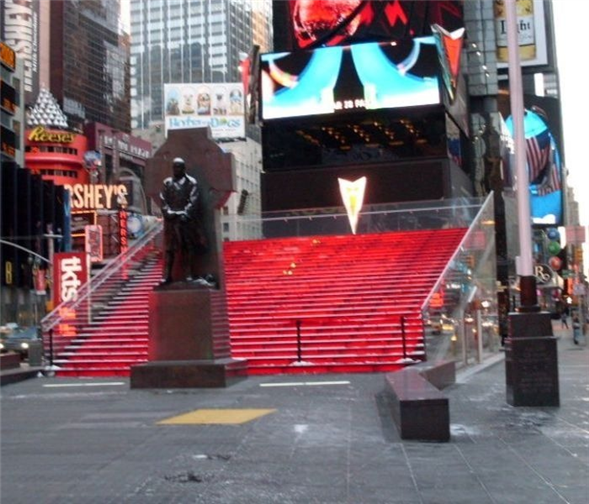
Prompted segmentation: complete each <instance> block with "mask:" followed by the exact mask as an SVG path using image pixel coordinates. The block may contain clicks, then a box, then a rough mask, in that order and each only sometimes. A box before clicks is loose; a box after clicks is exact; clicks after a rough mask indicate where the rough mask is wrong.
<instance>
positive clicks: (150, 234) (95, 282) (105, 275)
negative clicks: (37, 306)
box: [41, 222, 163, 333]
mask: <svg viewBox="0 0 589 504" xmlns="http://www.w3.org/2000/svg"><path fill="white" fill-rule="evenodd" d="M162 229H163V224H162V222H157V223H156V224H155V225H154V226H153V227H152V228H151V229H150V230H149V231H147V232H146V233H145V234H144V235H143V236H142V237H141V238H139V239H138V240H137V241H136V242H135V243H134V244H133V245H132V246H131V247H129V249H127V250H126V251H125V252H123V253H122V254H120V255H119V256H117V257H116V258H114V259H113V260H112V261H110V263H109V264H108V265H107V266H105V267H104V268H103V269H102V270H101V271H100V272H98V273H97V274H96V275H95V276H94V277H92V278H91V279H90V280H89V281H88V282H86V283H85V284H84V285H83V286H82V287H81V288H80V290H79V291H78V297H77V299H76V300H75V301H64V302H63V303H61V304H59V305H58V306H56V307H55V308H54V309H53V311H51V312H50V313H48V314H47V315H46V316H45V317H43V319H42V320H41V328H42V331H43V332H44V333H48V332H49V331H50V330H52V329H54V328H55V327H56V326H57V325H58V324H60V323H61V322H62V320H63V317H62V315H61V313H63V311H64V309H68V310H72V309H76V308H77V307H79V306H80V305H81V304H82V303H83V302H85V301H86V300H88V299H89V298H90V297H91V295H92V294H93V293H95V292H96V290H97V289H98V288H99V287H100V286H101V285H103V284H104V283H105V282H106V281H107V280H109V279H111V278H112V277H113V276H114V275H115V274H117V273H118V272H119V271H121V269H123V268H124V267H126V266H127V265H128V264H129V263H130V262H131V261H133V260H134V259H136V257H137V256H138V255H139V253H140V252H142V251H143V250H144V247H145V246H146V245H147V244H148V243H149V242H150V241H153V240H155V239H156V237H157V236H158V235H159V234H160V233H161V231H162Z"/></svg>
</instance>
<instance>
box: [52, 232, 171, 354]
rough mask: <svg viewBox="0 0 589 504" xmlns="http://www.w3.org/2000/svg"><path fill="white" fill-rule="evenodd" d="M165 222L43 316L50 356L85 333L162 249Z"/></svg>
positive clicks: (138, 240) (147, 233)
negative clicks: (73, 294) (122, 288)
mask: <svg viewBox="0 0 589 504" xmlns="http://www.w3.org/2000/svg"><path fill="white" fill-rule="evenodd" d="M161 240H162V223H161V222H154V224H153V225H152V227H151V228H150V229H148V230H147V231H146V233H145V234H144V235H143V236H142V237H141V238H139V239H137V240H136V241H135V243H133V244H132V245H131V246H130V247H129V248H128V249H127V251H125V252H124V253H122V254H120V255H119V256H117V257H116V258H114V259H112V260H110V261H109V262H108V264H107V265H106V266H105V267H104V268H103V269H101V270H100V271H99V272H98V273H97V274H96V275H93V276H92V277H91V279H90V281H88V282H87V283H86V284H84V285H83V286H82V287H81V288H80V289H79V291H78V295H77V298H76V299H75V300H74V301H66V302H63V303H61V304H60V305H59V306H57V307H55V309H54V310H53V311H52V312H50V313H49V314H48V315H46V316H45V317H44V318H43V319H42V320H41V330H42V333H43V345H44V348H45V355H46V358H47V360H48V361H49V362H50V363H52V360H53V357H54V356H57V354H58V353H60V352H62V351H63V350H64V349H65V348H66V347H67V346H68V345H69V344H70V343H71V342H72V341H73V340H74V339H76V338H80V337H83V334H84V328H85V327H87V326H88V325H89V324H91V323H92V322H93V321H94V320H95V319H96V317H97V315H99V314H100V313H101V312H102V311H103V310H104V309H105V307H106V305H107V304H108V302H109V301H110V300H111V299H112V297H113V296H114V294H116V293H117V292H118V291H119V290H120V289H121V287H122V286H123V285H125V284H126V283H127V282H128V281H129V280H130V279H132V278H133V276H134V275H136V274H137V273H138V272H139V271H140V270H141V269H142V267H143V266H144V265H145V264H146V263H147V262H148V261H150V260H153V258H154V255H155V254H157V252H158V251H159V250H160V249H161Z"/></svg>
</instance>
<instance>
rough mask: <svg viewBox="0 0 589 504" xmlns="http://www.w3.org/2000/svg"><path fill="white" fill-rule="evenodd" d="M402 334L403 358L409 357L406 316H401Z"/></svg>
mask: <svg viewBox="0 0 589 504" xmlns="http://www.w3.org/2000/svg"><path fill="white" fill-rule="evenodd" d="M401 336H402V338H403V359H406V358H407V343H406V341H405V316H404V315H403V316H402V317H401Z"/></svg>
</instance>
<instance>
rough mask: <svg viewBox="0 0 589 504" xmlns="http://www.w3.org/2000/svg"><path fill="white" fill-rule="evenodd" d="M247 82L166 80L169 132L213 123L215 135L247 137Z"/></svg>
mask: <svg viewBox="0 0 589 504" xmlns="http://www.w3.org/2000/svg"><path fill="white" fill-rule="evenodd" d="M243 103H244V98H243V84H242V83H241V82H238V83H227V82H223V83H203V84H164V105H165V110H164V114H165V123H166V136H167V134H168V131H170V130H174V129H190V128H206V127H210V128H211V132H212V135H213V138H243V137H245V117H244V108H243Z"/></svg>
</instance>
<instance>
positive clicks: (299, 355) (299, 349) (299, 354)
mask: <svg viewBox="0 0 589 504" xmlns="http://www.w3.org/2000/svg"><path fill="white" fill-rule="evenodd" d="M296 324H297V361H298V362H301V361H302V360H303V349H302V346H301V325H302V322H301V321H300V320H297V321H296Z"/></svg>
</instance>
